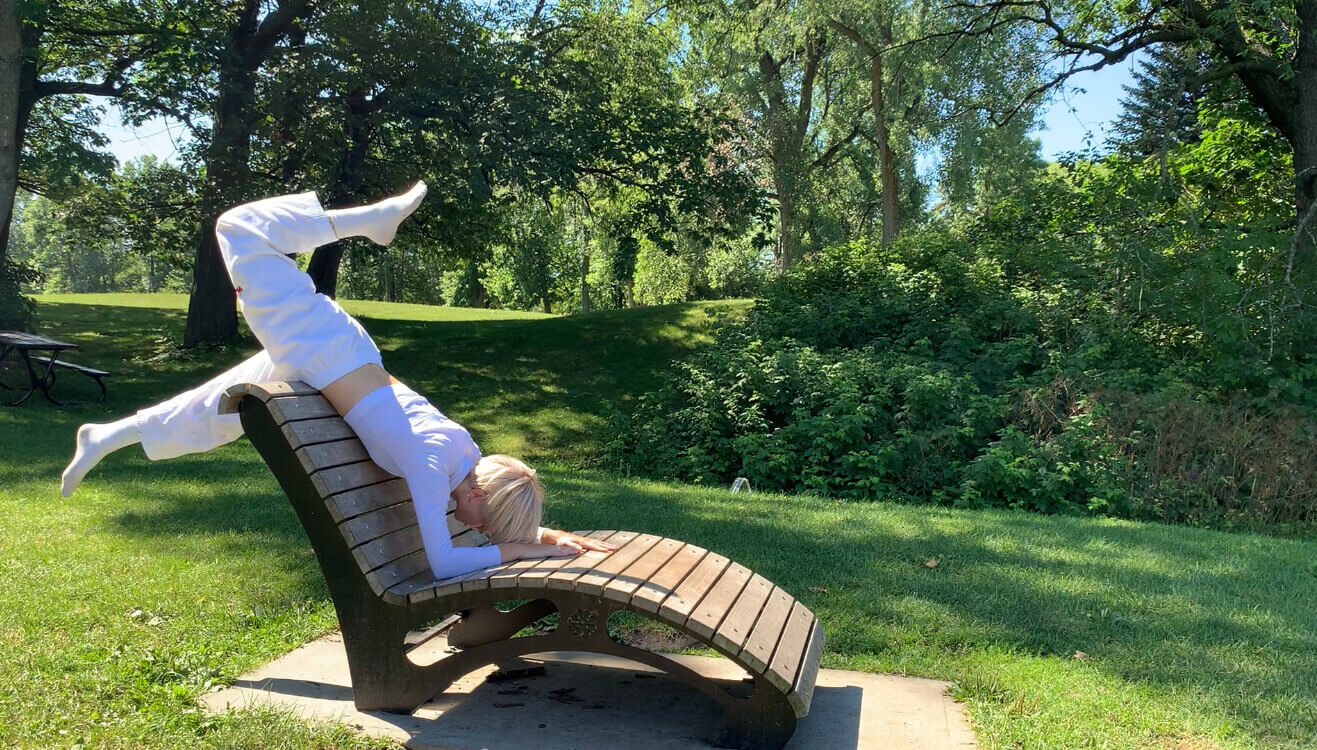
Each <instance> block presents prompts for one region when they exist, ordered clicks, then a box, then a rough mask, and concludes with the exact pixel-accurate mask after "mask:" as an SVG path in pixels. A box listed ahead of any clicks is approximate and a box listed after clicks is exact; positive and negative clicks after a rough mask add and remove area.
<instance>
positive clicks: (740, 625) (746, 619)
mask: <svg viewBox="0 0 1317 750" xmlns="http://www.w3.org/2000/svg"><path fill="white" fill-rule="evenodd" d="M771 593H773V583H772V581H769V580H768V579H767V578H764V577H763V576H761V575H759V574H758V573H755V574H754V575H753V576H751V577H750V582H749V583H747V584H746V585H745V588H744V589H743V590H742V591H741V595H740V596H738V597H736V603H735V604H733V605H732V608H731V609H730V610H728V612H727V616H726V617H724V618H723V621H722V624H721V625H719V626H718V629H717V630H716V631H714V634H713V642H714V644H715V645H717V646H719V647H721V648H722V649H724V650H725V651H726V652H727V653H729V654H739V653H740V652H741V649H742V648H744V647H745V642H746V641H748V640H749V639H750V631H751V630H752V629H753V628H754V626H755V621H756V620H758V619H759V613H760V612H762V611H763V609H764V605H765V604H767V603H768V595H769V594H771Z"/></svg>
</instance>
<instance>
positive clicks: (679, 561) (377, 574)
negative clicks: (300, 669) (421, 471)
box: [220, 382, 823, 748]
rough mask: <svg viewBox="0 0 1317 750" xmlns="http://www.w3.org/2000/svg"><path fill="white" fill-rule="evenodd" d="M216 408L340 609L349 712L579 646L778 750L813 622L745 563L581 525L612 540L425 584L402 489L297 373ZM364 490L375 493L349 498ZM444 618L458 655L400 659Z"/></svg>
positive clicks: (411, 704)
mask: <svg viewBox="0 0 1317 750" xmlns="http://www.w3.org/2000/svg"><path fill="white" fill-rule="evenodd" d="M220 411H221V412H226V413H233V412H239V413H240V414H241V418H242V424H243V428H244V430H245V431H246V434H247V436H248V437H249V438H250V439H251V441H252V444H253V445H255V446H256V448H257V450H258V451H259V452H260V454H261V456H262V457H263V458H264V459H265V462H266V464H267V465H268V466H269V467H270V470H271V471H272V472H273V473H274V475H275V477H276V478H277V479H278V481H279V484H280V485H281V487H282V488H283V490H284V493H285V494H286V495H287V496H288V499H289V501H290V502H291V503H292V505H293V507H294V508H295V509H296V511H297V515H298V517H299V518H300V519H301V522H302V525H303V527H304V528H305V530H306V533H307V536H308V538H309V539H310V541H311V544H312V546H313V547H314V549H315V553H316V558H317V559H318V560H319V561H320V566H321V570H322V571H323V573H324V576H325V580H326V582H327V583H328V584H329V590H330V594H331V596H332V597H333V601H334V607H335V609H336V610H337V611H338V619H339V624H340V626H341V629H342V633H343V643H344V646H345V647H346V650H347V656H348V666H349V671H350V673H351V677H352V689H353V696H354V701H355V703H356V706H357V707H358V708H359V709H362V710H384V711H394V712H406V713H410V712H411V711H413V710H415V709H416V708H417V707H418V706H420V705H421V704H422V703H424V702H425V701H426V700H427V699H429V698H430V697H431V696H433V695H436V694H437V693H440V692H442V691H443V690H445V689H446V688H447V687H448V686H449V685H451V684H452V683H453V682H454V681H456V680H457V679H458V678H460V677H462V676H463V675H465V674H468V673H470V672H471V671H473V670H475V669H477V668H479V667H481V666H484V665H488V664H499V663H507V662H508V661H510V660H513V659H515V658H516V657H520V656H524V655H527V654H533V653H542V652H548V651H588V652H597V653H602V654H611V655H614V656H618V657H622V658H626V659H631V660H634V661H636V662H639V663H642V664H646V665H649V666H652V667H655V668H657V669H660V670H662V671H663V672H665V673H667V674H668V675H670V676H671V677H673V678H675V679H678V680H681V681H683V682H685V683H687V684H689V685H692V686H694V687H695V688H697V689H699V690H701V691H703V692H704V693H705V694H707V695H708V696H709V697H710V698H712V699H713V700H714V701H716V702H717V704H718V705H719V706H720V707H721V708H722V709H723V711H724V712H725V715H726V717H727V719H728V727H727V733H726V734H725V736H724V737H722V738H720V742H721V743H724V744H732V745H739V746H742V747H754V748H780V747H781V746H783V745H784V744H786V742H787V740H788V739H790V737H791V735H792V733H793V732H794V731H795V726H796V721H797V719H798V718H800V717H803V716H805V715H806V714H807V713H808V712H809V704H810V699H811V697H812V694H813V690H814V681H815V677H816V676H817V671H818V663H819V659H820V657H821V655H822V648H823V630H822V627H821V626H820V625H819V623H818V622H817V620H816V619H815V618H814V615H813V613H811V612H810V611H809V610H808V609H807V608H805V607H804V606H803V605H801V604H800V603H799V602H796V601H795V600H794V599H793V598H792V597H790V596H789V595H787V594H786V592H784V591H782V590H781V589H779V588H777V587H775V586H773V585H772V584H771V583H769V582H768V581H767V580H765V579H764V578H763V577H762V576H759V575H757V574H754V573H752V572H751V571H749V570H748V569H746V568H744V567H743V566H740V565H738V564H736V563H734V562H731V561H730V560H727V559H726V558H724V557H722V556H720V555H717V554H716V553H713V552H710V551H707V550H704V549H702V548H699V547H695V546H694V545H688V544H685V543H683V542H679V541H676V540H671V539H662V538H660V537H656V536H653V535H643V534H637V533H634V532H626V531H616V532H615V531H596V532H590V534H591V535H593V536H596V537H600V538H606V539H609V540H610V541H613V542H616V543H618V544H619V545H620V547H619V549H618V550H617V551H616V552H613V553H611V554H609V555H604V554H601V553H589V554H588V555H582V556H580V557H576V558H551V559H546V560H522V561H516V562H513V563H505V564H504V565H501V566H498V567H496V568H491V569H487V570H483V571H478V572H476V573H473V574H470V575H468V576H463V577H459V578H454V579H447V580H444V581H436V580H435V579H434V578H433V576H432V575H431V574H430V570H429V566H428V564H427V563H426V562H425V558H424V552H423V549H422V548H420V547H419V546H418V545H419V535H418V534H417V533H416V532H415V527H414V526H403V527H402V528H395V527H398V526H399V525H400V524H405V523H406V520H407V519H406V517H405V514H406V513H410V514H412V515H411V523H412V524H414V523H415V520H414V510H413V509H412V508H411V502H410V498H409V497H407V495H406V492H405V485H403V483H402V481H401V480H399V479H396V478H393V477H392V476H391V475H388V474H387V473H385V472H383V470H381V469H379V468H378V467H377V466H375V464H373V463H371V462H369V460H368V459H367V458H365V452H364V448H362V446H361V445H360V442H359V441H357V440H356V439H355V436H353V435H352V433H351V430H350V428H348V427H347V425H346V423H344V422H342V420H341V419H339V417H338V415H337V414H336V413H335V412H333V410H332V407H330V406H329V404H328V402H327V401H325V399H324V397H323V396H321V395H319V393H318V392H317V391H315V390H314V389H312V388H311V387H310V386H307V385H305V384H304V383H299V382H291V383H262V384H248V385H242V386H235V387H234V388H231V389H230V390H229V392H228V394H227V395H226V396H225V397H224V399H223V400H222V401H221V404H220ZM317 440H319V441H321V442H319V443H317V442H315V441H317ZM363 459H365V460H363ZM336 462H337V465H335V463H336ZM362 482H366V483H367V484H366V485H365V487H366V489H365V490H364V491H363V489H362V487H361V486H360V483H362ZM354 484H355V485H358V486H355V487H349V485H354ZM345 487H348V489H344V488H345ZM366 495H370V496H371V497H374V498H375V499H374V500H371V501H369V503H367V504H364V505H363V504H360V503H361V500H360V499H361V498H362V497H364V496H366ZM349 497H350V498H352V499H353V502H357V503H358V505H355V506H353V507H354V508H355V510H353V511H351V512H356V511H361V512H360V513H359V514H358V515H356V516H355V517H351V518H345V517H344V516H345V515H346V513H347V512H348V511H345V510H344V507H345V506H347V505H351V503H350V502H349V501H348V498H349ZM335 498H337V500H336V499H335ZM380 498H384V499H380ZM388 503H392V504H391V505H390V504H388ZM363 508H366V509H367V510H362V509H363ZM400 518H401V520H399V519H400ZM450 529H452V530H453V531H454V536H453V543H454V544H455V545H471V544H477V543H487V540H484V539H483V537H479V536H478V535H476V534H475V533H474V532H472V531H470V530H467V529H465V527H462V526H461V524H458V523H456V522H455V521H453V520H452V517H451V506H450ZM381 560H385V561H386V562H384V563H381ZM512 600H530V601H529V603H526V604H522V605H521V606H520V607H518V608H516V609H514V610H512V611H509V612H502V611H499V610H497V609H495V607H494V606H493V605H495V604H497V603H499V602H507V601H512ZM619 610H629V611H632V612H637V613H640V614H642V615H644V616H646V617H649V618H652V619H654V620H656V621H659V622H662V623H664V624H667V625H669V626H672V627H674V628H676V629H677V630H679V631H681V632H683V633H686V634H687V635H690V636H691V637H694V638H697V639H699V640H700V641H702V642H704V643H706V644H708V645H709V646H710V647H712V648H714V649H715V650H717V651H718V652H720V653H722V654H723V655H724V656H726V657H728V658H729V659H732V660H733V661H734V662H736V663H737V664H738V665H740V666H742V667H744V668H745V669H746V671H747V672H748V673H749V675H750V676H751V677H750V679H749V682H748V684H747V683H742V684H740V685H734V686H724V685H723V684H720V683H718V682H715V681H713V680H710V679H708V678H706V677H704V676H702V675H700V674H699V673H697V672H695V671H693V670H691V669H689V668H688V667H686V666H684V665H682V664H680V663H678V662H675V661H673V660H671V659H668V658H666V657H664V656H662V655H660V654H656V653H652V652H649V651H646V650H643V649H639V648H635V647H633V646H629V645H625V644H622V643H619V642H617V641H615V640H614V639H613V638H612V637H610V636H609V634H608V627H607V622H608V617H609V615H611V614H612V613H613V612H616V611H619ZM555 611H556V612H558V614H559V620H558V626H557V627H556V628H555V629H554V630H552V631H551V632H548V633H545V634H539V635H534V636H523V637H512V636H513V634H515V633H517V632H518V631H519V630H521V629H522V628H523V627H525V626H526V625H529V624H531V623H533V622H534V621H536V620H538V619H540V618H542V617H544V616H546V615H548V614H551V613H553V612H555ZM454 615H456V616H454ZM444 618H448V622H447V623H445V624H450V625H449V627H447V628H446V632H447V635H448V642H449V645H450V646H456V647H458V649H459V650H457V651H456V652H455V653H451V654H449V655H447V656H445V657H444V658H441V659H440V660H439V661H437V662H435V663H433V664H430V665H428V666H419V665H418V664H416V663H414V662H412V661H411V660H410V659H408V657H407V653H408V651H409V650H410V649H411V648H414V647H415V645H416V643H415V640H416V639H415V635H416V631H418V630H420V629H421V628H422V627H423V626H426V625H427V624H432V623H434V622H436V621H441V620H444ZM434 629H435V630H437V629H438V628H434ZM409 634H411V635H412V638H410V639H409ZM430 634H433V633H430ZM747 688H748V690H747ZM747 693H748V694H747Z"/></svg>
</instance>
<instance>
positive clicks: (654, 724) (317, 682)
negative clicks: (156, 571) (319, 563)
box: [202, 633, 975, 750]
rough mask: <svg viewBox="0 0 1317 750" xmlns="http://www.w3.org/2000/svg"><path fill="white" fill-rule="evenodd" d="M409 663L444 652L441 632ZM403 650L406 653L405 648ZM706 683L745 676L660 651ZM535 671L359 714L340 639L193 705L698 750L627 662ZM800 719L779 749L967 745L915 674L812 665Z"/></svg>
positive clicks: (424, 736)
mask: <svg viewBox="0 0 1317 750" xmlns="http://www.w3.org/2000/svg"><path fill="white" fill-rule="evenodd" d="M424 649H425V650H426V654H425V655H423V656H422V657H421V658H419V659H418V661H422V662H424V661H427V660H429V661H433V660H434V659H437V658H441V657H442V655H443V654H444V653H446V651H447V644H446V643H445V642H444V641H443V638H442V636H440V637H437V638H435V639H433V640H432V641H431V642H430V643H427V644H426V645H425V646H424ZM414 653H415V652H414ZM667 656H669V657H670V658H672V659H674V660H676V661H679V662H681V663H682V664H684V665H686V666H688V667H690V668H692V669H695V670H696V671H698V672H700V673H701V674H704V675H705V676H707V677H710V678H712V679H725V680H732V681H739V680H740V679H741V678H742V677H745V676H746V673H745V672H744V671H742V670H741V669H740V668H739V667H737V666H736V665H735V664H732V663H731V662H730V661H728V660H726V659H721V658H710V657H704V656H685V655H680V654H668V655H667ZM520 661H521V662H523V663H522V664H520V665H517V664H513V665H508V664H505V665H503V667H505V668H507V667H516V666H543V667H544V674H543V675H539V676H528V677H521V678H518V679H514V680H505V681H497V682H491V681H488V680H486V678H487V677H489V676H490V675H491V674H493V673H494V672H496V671H497V670H498V668H497V667H494V666H490V667H487V668H483V669H481V670H478V671H476V672H473V673H471V674H469V675H467V676H465V677H463V678H462V679H461V680H459V681H458V682H457V683H455V684H454V685H453V686H452V687H451V688H449V689H448V690H447V691H446V692H444V693H443V694H442V695H439V696H436V698H435V699H434V700H433V701H431V702H430V703H427V704H426V705H424V706H422V707H421V708H419V709H417V710H416V711H415V713H413V714H411V715H405V714H391V713H384V712H361V711H358V710H356V708H355V707H354V706H353V705H352V688H351V687H350V685H351V682H350V680H349V679H348V666H347V655H346V653H345V652H344V650H343V640H342V637H341V636H340V635H339V634H337V633H334V634H332V635H329V636H326V637H324V638H321V639H320V640H317V641H312V642H311V643H308V644H307V645H305V646H303V647H302V648H299V649H297V650H296V651H294V652H292V653H290V654H288V655H286V656H284V657H282V658H279V659H276V660H275V661H272V662H270V663H269V664H267V665H265V666H264V667H261V668H260V669H258V670H256V671H254V672H252V673H250V674H248V675H244V676H243V677H242V678H241V679H240V680H238V682H237V683H235V684H234V685H233V686H231V687H228V688H225V689H223V690H220V691H217V692H214V693H210V694H208V695H206V696H205V697H204V698H203V699H202V703H203V704H204V706H205V707H206V709H207V710H208V711H209V712H211V713H215V712H219V711H224V710H226V709H230V708H242V707H247V706H257V705H265V706H272V707H276V708H286V709H290V710H292V711H293V712H294V713H295V714H297V715H299V716H301V717H303V718H307V719H320V720H331V721H338V722H342V723H345V724H348V725H350V726H353V727H355V728H357V729H358V730H360V731H362V732H365V733H367V734H370V735H372V736H377V737H391V738H393V739H395V740H397V741H399V742H402V743H404V744H406V746H407V747H409V748H416V749H417V750H428V749H431V748H433V749H435V750H438V749H439V748H444V749H445V750H449V749H456V748H463V749H466V748H524V747H534V748H543V749H544V750H558V749H560V748H561V749H563V750H566V749H568V748H582V747H624V746H627V745H631V746H639V747H644V748H646V749H647V750H648V749H649V748H656V749H658V748H663V749H667V748H672V749H674V750H675V749H676V748H707V747H709V743H708V742H707V741H706V738H710V737H713V736H716V734H717V730H718V729H719V728H720V726H721V721H720V712H719V710H718V708H717V706H716V705H715V704H714V703H713V701H711V700H710V699H709V698H708V697H707V696H705V695H704V694H703V693H700V692H699V691H697V690H695V689H694V688H691V687H689V686H687V685H684V684H682V683H679V682H677V681H675V680H671V679H668V678H667V677H666V676H664V675H663V674H662V673H661V672H658V671H656V670H654V669H653V668H651V667H648V666H645V665H642V664H637V663H635V662H631V661H627V660H624V659H618V658H615V657H611V656H604V655H600V654H585V653H576V652H548V653H543V654H536V655H534V656H532V657H527V658H525V659H522V660H520ZM817 684H818V687H817V688H816V689H815V691H814V702H813V705H812V707H811V709H810V714H809V716H807V717H805V718H804V719H802V720H801V721H800V724H799V725H798V726H797V728H796V733H795V735H794V736H793V737H792V739H791V742H790V743H789V744H788V745H787V747H789V748H800V749H802V750H803V749H805V748H809V749H810V750H814V749H815V748H826V749H828V750H832V749H833V748H836V749H838V750H841V749H843V748H883V750H887V749H889V748H891V749H898V748H910V749H911V750H914V749H916V748H918V749H919V750H944V749H945V750H951V749H955V750H963V749H965V748H973V747H975V742H974V735H973V732H972V731H971V730H970V725H969V720H968V718H967V717H966V715H965V710H964V707H963V706H961V705H960V704H958V703H956V702H955V701H953V700H951V698H949V697H948V696H947V694H946V692H947V688H948V686H949V684H950V683H946V682H941V681H938V680H928V679H923V678H918V677H901V676H896V675H882V674H870V673H867V672H850V671H844V670H834V669H824V670H821V671H820V672H819V677H818V683H817Z"/></svg>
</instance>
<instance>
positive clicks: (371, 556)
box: [352, 526, 425, 571]
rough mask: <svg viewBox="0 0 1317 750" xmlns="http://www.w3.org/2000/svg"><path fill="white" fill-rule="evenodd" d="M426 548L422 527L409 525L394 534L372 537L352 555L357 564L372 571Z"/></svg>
mask: <svg viewBox="0 0 1317 750" xmlns="http://www.w3.org/2000/svg"><path fill="white" fill-rule="evenodd" d="M424 549H425V548H424V547H423V546H422V544H421V529H420V527H419V526H408V527H407V528H405V529H399V530H398V531H395V532H393V533H392V534H386V535H384V536H382V537H380V538H379V539H372V540H371V541H369V542H366V543H365V544H363V545H361V546H360V547H354V548H353V549H352V556H353V557H354V558H356V561H357V564H358V565H360V566H361V569H362V570H363V571H370V570H374V569H376V568H378V567H381V566H383V565H387V564H388V563H391V562H393V561H394V560H397V559H399V558H402V557H405V556H407V555H410V554H412V553H413V552H416V551H417V550H420V551H422V552H423V551H424Z"/></svg>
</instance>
